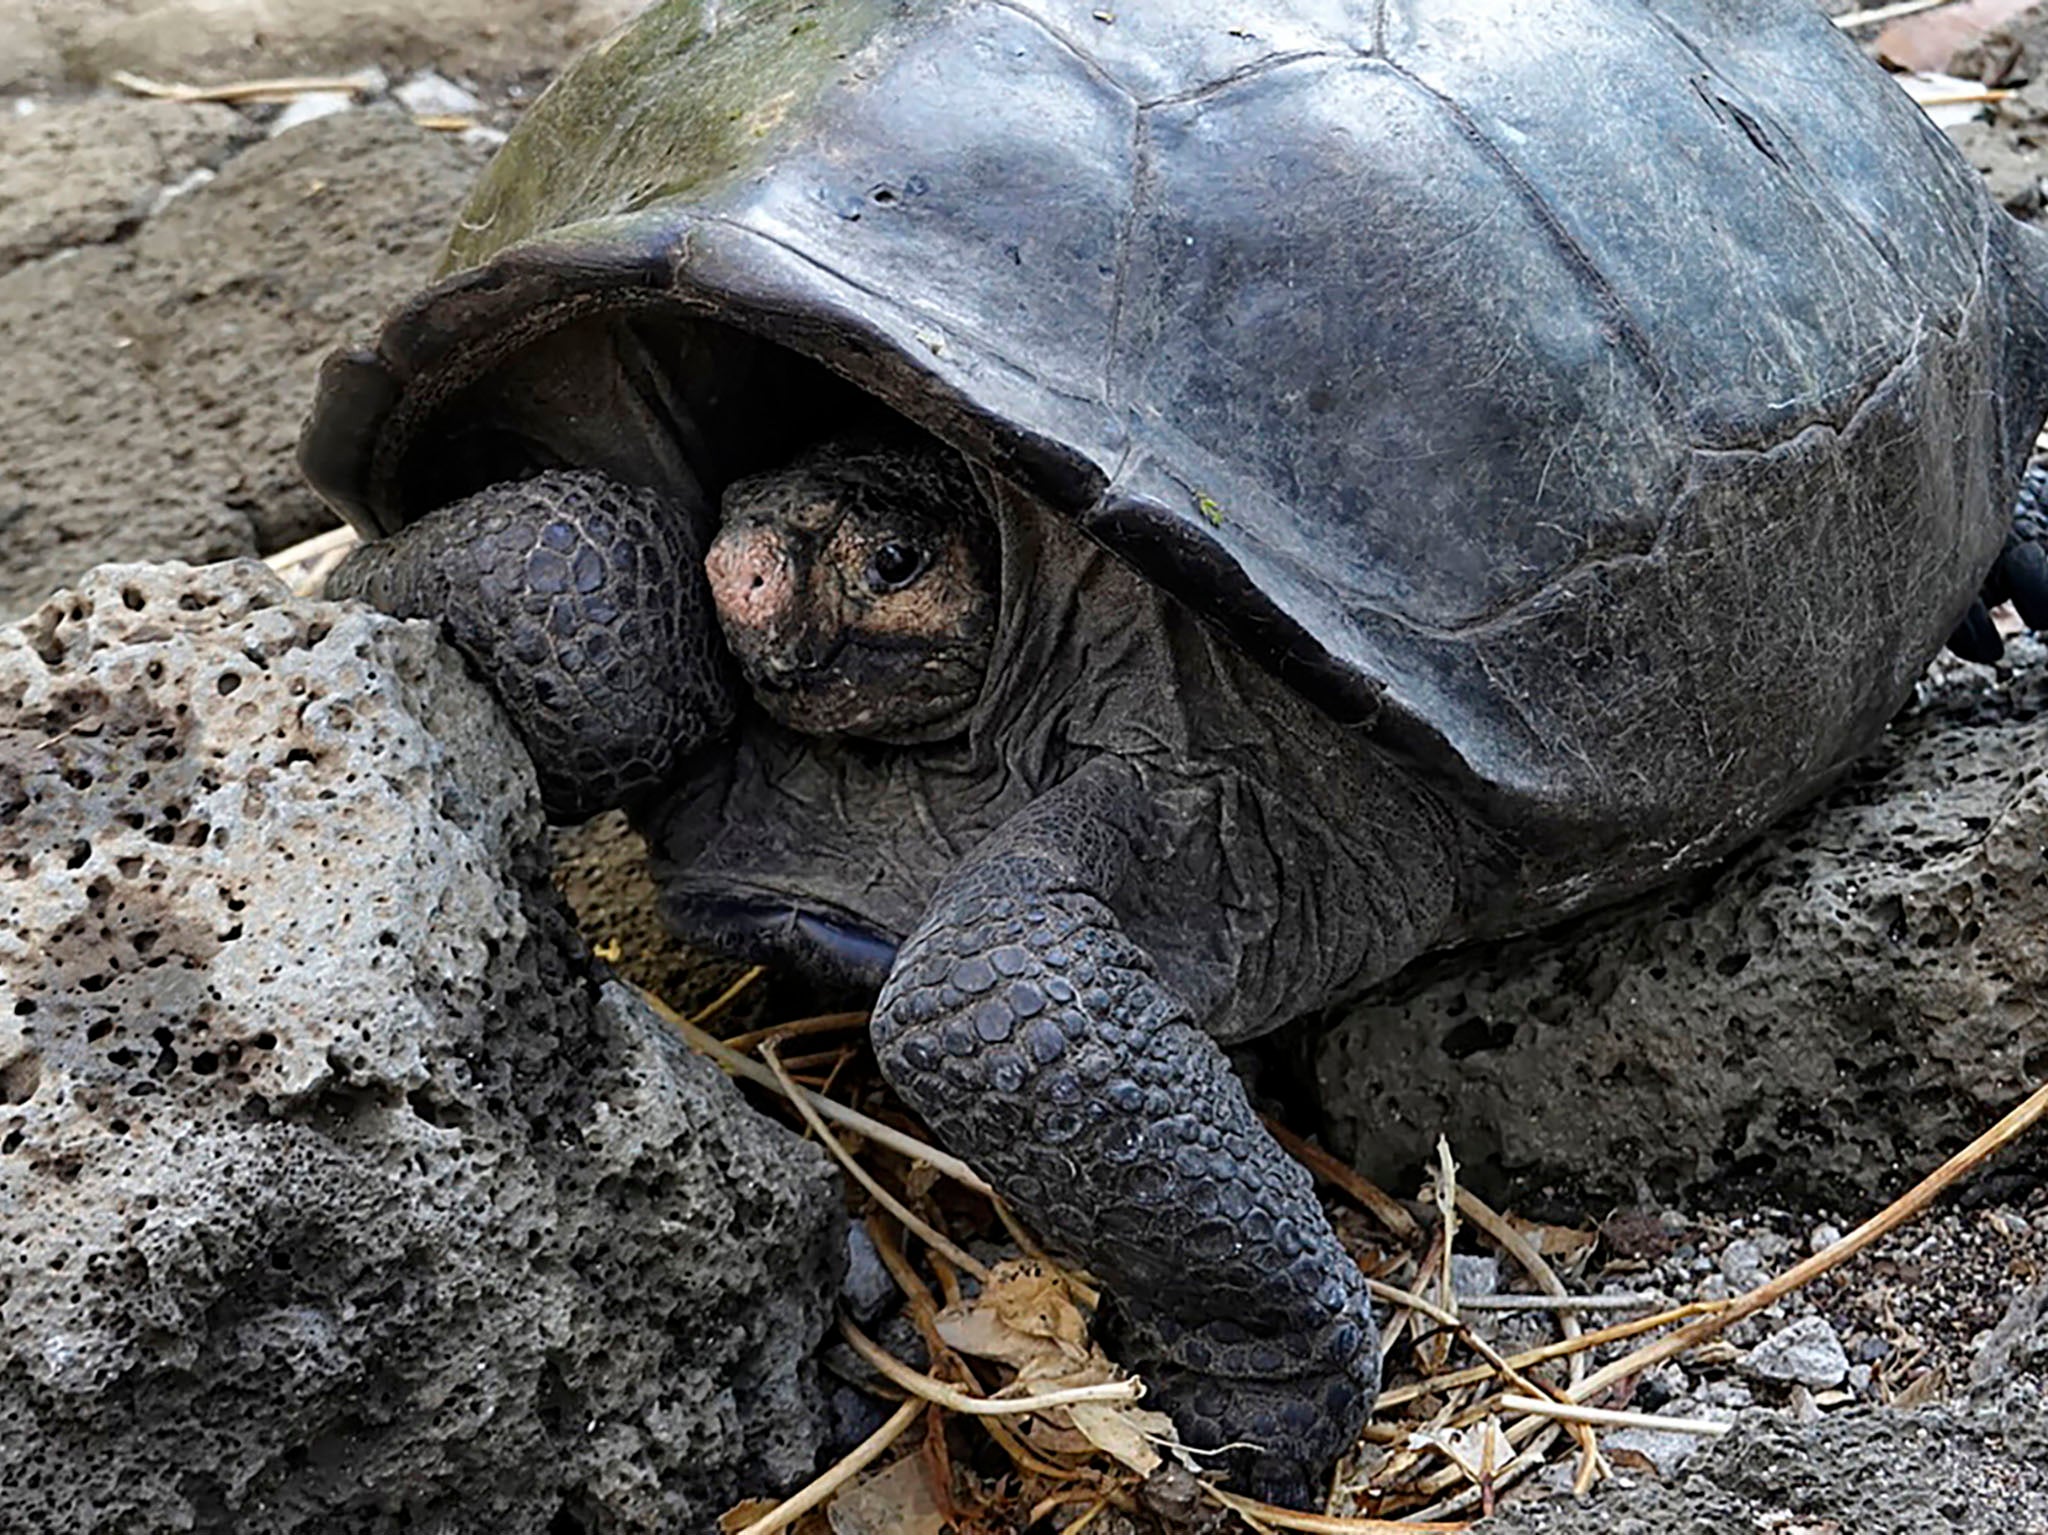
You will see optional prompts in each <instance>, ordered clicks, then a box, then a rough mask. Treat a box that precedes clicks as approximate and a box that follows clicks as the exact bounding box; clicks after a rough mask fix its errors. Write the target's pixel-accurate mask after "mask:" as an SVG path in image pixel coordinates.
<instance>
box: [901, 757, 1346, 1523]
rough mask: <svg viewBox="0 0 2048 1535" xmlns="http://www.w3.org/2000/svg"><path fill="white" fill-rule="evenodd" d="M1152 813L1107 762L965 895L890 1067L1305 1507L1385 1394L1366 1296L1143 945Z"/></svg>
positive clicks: (1189, 1431)
mask: <svg viewBox="0 0 2048 1535" xmlns="http://www.w3.org/2000/svg"><path fill="white" fill-rule="evenodd" d="M1141 811H1142V801H1141V791H1140V789H1139V785H1138V781H1137V775H1136V774H1135V773H1134V772H1133V771H1132V770H1131V769H1130V768H1129V766H1128V765H1126V764H1123V763H1120V762H1116V761H1114V760H1110V759H1098V760H1097V761H1096V762H1093V763H1091V764H1090V765H1089V766H1088V767H1086V768H1084V769H1083V770H1082V771H1081V772H1080V773H1078V774H1077V775H1075V776H1074V777H1073V778H1071V779H1069V780H1068V781H1067V782H1066V783H1064V784H1062V785H1061V786H1060V787H1059V788H1058V789H1055V790H1054V791H1052V792H1051V793H1049V794H1047V795H1045V796H1044V797H1043V798H1041V799H1039V800H1038V801H1036V802H1035V803H1034V804H1032V805H1031V806H1029V807H1027V808H1026V809H1025V810H1024V811H1022V812H1020V813H1019V814H1018V815H1017V816H1016V817H1014V818H1013V819H1012V820H1010V821H1009V822H1008V823H1006V824H1005V825H1004V826H1003V827H1002V828H1001V829H1000V830H999V831H998V832H996V833H995V834H994V835H993V836H991V837H990V838H989V839H988V841H987V842H985V843H984V844H983V845H982V846H981V847H980V848H978V849H977V850H976V851H975V852H974V853H973V854H972V855H970V856H969V857H968V858H967V859H966V860H965V861H963V862H962V863H961V864H960V866H959V867H958V868H957V869H956V870H955V871H954V872H953V873H952V874H951V875H950V876H949V877H948V878H947V879H946V881H945V883H944V884H943V885H942V886H941V887H940V889H939V892H938V894H937V895H936V897H935V898H934V899H933V901H932V904H931V906H930V908H929V910H928V911H927V913H926V915H925V917H924V919H923V921H922V922H921V923H920V925H919V926H918V928H917V931H916V932H915V933H914V934H913V935H912V936H911V938H910V941H909V942H908V943H907V944H905V945H904V947H903V950H902V952H901V954H900V955H899V957H898V959H897V963H896V968H895V970H894V971H893V973H892V974H891V975H890V978H889V982H888V984H887V986H886V987H884V989H883V992H882V996H881V1000H880V1002H879V1003H878V1005H877V1007H876V1011H875V1022H874V1033H875V1044H876V1049H877V1052H878V1054H879V1056H880V1059H881V1063H882V1068H883V1070H884V1072H885V1073H886V1074H887V1075H888V1077H889V1079H890V1081H891V1082H892V1083H893V1084H894V1085H895V1087H896V1089H897V1090H898V1091H899V1092H900V1093H902V1095H903V1097H904V1098H905V1099H906V1100H907V1101H908V1102H909V1103H910V1104H911V1106H912V1107H914V1108H915V1109H916V1110H917V1111H918V1112H919V1113H920V1114H922V1115H923V1116H924V1117H925V1119H926V1120H927V1121H929V1122H930V1124H931V1125H932V1127H933V1128H934V1129H935V1130H936V1131H937V1132H938V1134H939V1136H940V1138H941V1139H942V1140H943V1141H944V1142H945V1143H946V1144H947V1145H948V1146H949V1147H951V1148H952V1149H953V1150H954V1151H956V1152H958V1153H959V1154H960V1155H962V1156H964V1157H965V1158H966V1159H967V1160H968V1161H969V1162H970V1163H972V1164H973V1165H974V1166H976V1167H977V1168H978V1169H979V1170H980V1171H981V1173H982V1174H983V1175H984V1176H985V1177H987V1178H988V1179H989V1181H990V1182H991V1183H992V1184H994V1185H995V1187H996V1188H997V1189H999V1190H1000V1191H1001V1192H1002V1193H1003V1195H1004V1196H1005V1197H1006V1198H1008V1199H1010V1200H1011V1201H1012V1202H1013V1203H1014V1204H1015V1205H1016V1206H1017V1208H1018V1209H1019V1210H1021V1211H1022V1212H1023V1213H1024V1215H1025V1216H1026V1218H1027V1219H1028V1220H1030V1221H1031V1222H1032V1223H1033V1224H1034V1225H1035V1226H1036V1227H1037V1229H1038V1230H1039V1231H1040V1232H1041V1233H1042V1234H1043V1235H1044V1236H1045V1237H1046V1238H1047V1239H1048V1240H1050V1241H1051V1242H1053V1243H1055V1244H1057V1245H1059V1246H1062V1247H1064V1248H1066V1249H1068V1250H1069V1251H1071V1252H1072V1253H1073V1254H1074V1255H1075V1256H1076V1257H1078V1258H1079V1259H1080V1260H1081V1261H1082V1262H1083V1263H1084V1264H1086V1265H1087V1266H1088V1267H1089V1268H1090V1269H1092V1270H1094V1271H1095V1272H1096V1273H1097V1274H1099V1275H1100V1276H1101V1277H1102V1278H1103V1279H1104V1280H1105V1281H1106V1282H1107V1284H1108V1286H1109V1288H1110V1290H1111V1292H1112V1294H1113V1297H1114V1299H1115V1301H1116V1303H1117V1306H1118V1308H1119V1312H1120V1319H1121V1322H1122V1326H1121V1328H1120V1329H1119V1334H1120V1336H1119V1338H1118V1340H1117V1342H1118V1345H1119V1349H1120V1352H1122V1353H1123V1355H1124V1356H1125V1358H1126V1361H1127V1362H1128V1363H1130V1364H1131V1365H1133V1366H1134V1367H1135V1368H1137V1369H1138V1370H1139V1371H1140V1372H1141V1373H1142V1374H1143V1375H1144V1376H1145V1377H1146V1378H1147V1380H1148V1381H1149V1382H1150V1383H1151V1385H1152V1386H1153V1387H1154V1388H1155V1390H1156V1391H1157V1392H1158V1393H1159V1394H1160V1395H1161V1396H1163V1397H1164V1399H1165V1404H1166V1407H1167V1410H1168V1411H1169V1412H1170V1413H1171V1414H1172V1416H1173V1418H1174V1420H1175V1422H1176V1423H1177V1424H1178V1426H1179V1428H1180V1430H1181V1433H1182V1434H1183V1436H1184V1437H1185V1438H1186V1439H1187V1440H1188V1442H1189V1443H1191V1444H1195V1445H1200V1446H1204V1447H1213V1446H1218V1445H1223V1444H1238V1443H1245V1442H1249V1443H1251V1444H1254V1445H1256V1446H1258V1449H1257V1451H1256V1452H1255V1453H1252V1454H1250V1455H1248V1456H1240V1457H1239V1468H1240V1469H1243V1470H1247V1471H1248V1472H1249V1474H1250V1485H1251V1488H1252V1490H1253V1491H1254V1492H1256V1493H1258V1494H1260V1495H1262V1496H1265V1497H1268V1498H1271V1499H1273V1500H1275V1501H1280V1502H1286V1503H1290V1504H1294V1505H1296V1506H1302V1505H1305V1504H1306V1503H1308V1502H1309V1501H1310V1500H1311V1499H1312V1498H1313V1497H1314V1496H1315V1487H1316V1483H1317V1480H1318V1479H1319V1478H1321V1477H1322V1476H1324V1475H1326V1474H1327V1472H1328V1470H1329V1467H1330V1465H1331V1463H1332V1461H1333V1460H1334V1459H1335V1458H1336V1456H1337V1455H1338V1454H1340V1453H1341V1452H1342V1451H1343V1450H1344V1449H1345V1448H1347V1447H1348V1446H1349V1444H1350V1443H1351V1441H1352V1439H1353V1438H1354V1437H1355V1436H1356V1434H1357V1432H1358V1429H1359V1427H1360V1425H1361V1424H1362V1423H1363V1422H1364V1419H1365V1417H1366V1414H1367V1413H1368V1411H1369V1410H1370V1408H1371V1405H1372V1401H1373V1397H1374V1395H1375V1393H1376V1391H1377V1388H1378V1383H1379V1350H1378V1340H1377V1332H1376V1329H1375V1327H1374V1324H1373V1319H1372V1314H1371V1311H1370V1309H1369V1307H1368V1304H1367V1298H1366V1289H1365V1281H1364V1278H1363V1276H1362V1275H1360V1273H1359V1272H1358V1269H1357V1267H1356V1266H1355V1265H1354V1264H1353V1263H1352V1261H1351V1259H1350V1258H1349V1257H1348V1256H1347V1255H1346V1254H1345V1253H1344V1251H1343V1249H1342V1248H1341V1247H1339V1245H1338V1243H1337V1238H1336V1234H1335V1232H1333V1231H1332V1230H1331V1228H1330V1224H1329V1222H1328V1220H1327V1219H1326V1218H1325V1217H1324V1215H1323V1211H1322V1208H1321V1206H1320V1205H1318V1204H1317V1203H1316V1200H1315V1197H1314V1193H1313V1190H1312V1188H1311V1186H1310V1181H1309V1177H1308V1174H1307V1173H1306V1172H1305V1171H1304V1170H1303V1169H1302V1168H1301V1167H1300V1166H1299V1165H1298V1164H1297V1163H1295V1162H1294V1161H1293V1160H1292V1159H1290V1158H1289V1157H1288V1156H1287V1155H1286V1154H1285V1153H1284V1152H1282V1151H1281V1150H1280V1148H1279V1146H1278V1145H1276V1144H1275V1143H1274V1141H1273V1139H1272V1138H1271V1137H1270V1136H1269V1135H1268V1134H1267V1133H1266V1131H1265V1129H1264V1127H1263V1126H1261V1125H1260V1123H1259V1121H1258V1118H1257V1116H1256V1115H1255V1114H1254V1113H1253V1112H1252V1108H1251V1105H1250V1103H1249V1102H1248V1101H1247V1100H1246V1098H1245V1095H1244V1089H1243V1087H1242V1085H1241V1084H1240V1083H1239V1081H1238V1079H1237V1077H1236V1075H1235V1074H1234V1073H1233V1072H1232V1071H1231V1069H1230V1065H1229V1063H1228V1061H1227V1060H1226V1059H1225V1058H1224V1055H1223V1052H1222V1051H1221V1050H1219V1049H1218V1048H1217V1046H1216V1044H1215V1043H1214V1041H1212V1040H1210V1039H1209V1038H1208V1037H1207V1036H1206V1035H1204V1034H1202V1033H1200V1032H1199V1031H1198V1030H1197V1029H1195V1028H1194V1027H1193V1025H1192V1024H1191V1022H1190V1021H1189V1017H1188V1014H1187V1011H1186V1009H1185V1008H1184V1007H1183V1006H1182V1004H1181V1003H1180V1002H1179V1001H1178V1000H1177V999H1176V998H1175V997H1174V996H1173V995H1172V994H1171V992H1169V991H1168V990H1167V988H1166V987H1165V986H1163V985H1162V984H1161V983H1160V982H1159V980H1158V979H1157V978H1156V977H1155V976H1154V975H1153V973H1152V965H1151V962H1150V960H1149V958H1148V957H1147V956H1146V954H1145V953H1144V951H1143V950H1141V949H1140V948H1139V947H1138V945H1137V944H1135V943H1134V942H1132V941H1131V940H1130V939H1129V938H1128V937H1126V936H1125V934H1124V933H1123V931H1122V930H1121V928H1120V926H1119V924H1118V921H1117V916H1116V913H1115V910H1114V908H1113V900H1114V897H1115V894H1116V891H1117V887H1118V885H1119V884H1121V882H1122V880H1123V878H1124V877H1125V875H1126V873H1127V872H1129V870H1130V866H1131V862H1132V842H1133V833H1134V831H1135V828H1136V825H1137V822H1138V818H1139V815H1140V813H1141Z"/></svg>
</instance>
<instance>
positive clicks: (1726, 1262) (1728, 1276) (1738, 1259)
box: [1721, 1237, 1768, 1290]
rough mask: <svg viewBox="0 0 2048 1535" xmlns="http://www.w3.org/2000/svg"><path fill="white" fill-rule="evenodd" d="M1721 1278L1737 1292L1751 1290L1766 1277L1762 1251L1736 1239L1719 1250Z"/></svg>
mask: <svg viewBox="0 0 2048 1535" xmlns="http://www.w3.org/2000/svg"><path fill="white" fill-rule="evenodd" d="M1721 1277H1722V1278H1723V1279H1725V1280H1727V1281H1728V1283H1729V1284H1731V1285H1733V1286H1734V1287H1735V1288H1736V1289H1738V1290H1753V1289H1755V1288H1756V1287H1757V1286H1758V1285H1760V1284H1762V1283H1763V1282H1764V1280H1765V1279H1766V1278H1767V1277H1768V1275H1767V1274H1766V1273H1765V1270H1764V1255H1763V1249H1762V1248H1760V1247H1758V1246H1757V1244H1756V1243H1754V1242H1752V1241H1750V1240H1749V1239H1748V1238H1747V1237H1738V1238H1736V1239H1735V1240H1734V1241H1733V1242H1730V1243H1729V1244H1728V1245H1727V1246H1726V1247H1724V1248H1722V1249H1721Z"/></svg>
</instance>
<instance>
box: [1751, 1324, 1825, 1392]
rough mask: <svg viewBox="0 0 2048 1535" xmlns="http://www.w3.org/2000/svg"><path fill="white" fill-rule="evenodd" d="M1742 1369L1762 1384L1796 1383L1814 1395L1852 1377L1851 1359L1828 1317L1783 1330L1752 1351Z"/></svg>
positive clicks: (1783, 1328) (1780, 1329) (1782, 1328)
mask: <svg viewBox="0 0 2048 1535" xmlns="http://www.w3.org/2000/svg"><path fill="white" fill-rule="evenodd" d="M1742 1368H1743V1369H1744V1370H1746V1371H1748V1372H1749V1373H1750V1374H1751V1375H1754V1376H1756V1377H1757V1378H1758V1379H1760V1380H1774V1381H1779V1382H1792V1383H1794V1384H1797V1385H1801V1386H1805V1387H1806V1388H1807V1389H1808V1390H1810V1391H1826V1390H1828V1389H1830V1388H1831V1387H1835V1386H1839V1385H1841V1383H1842V1382H1843V1380H1844V1379H1846V1378H1847V1377H1848V1374H1849V1356H1848V1355H1847V1354H1846V1353H1844V1352H1843V1351H1842V1340H1841V1339H1840V1338H1838V1337H1836V1336H1835V1329H1834V1327H1833V1325H1832V1324H1831V1323H1830V1322H1829V1321H1828V1319H1827V1318H1826V1317H1824V1316H1805V1317H1801V1318H1800V1319H1799V1320H1798V1321H1796V1322H1793V1323H1792V1324H1790V1325H1789V1326H1786V1327H1781V1328H1779V1329H1778V1330H1777V1331H1776V1332H1774V1333H1772V1334H1771V1335H1770V1336H1769V1337H1768V1338H1766V1339H1764V1341H1763V1342H1761V1343H1759V1344H1758V1345H1757V1346H1756V1347H1755V1348H1753V1349H1751V1350H1750V1351H1749V1353H1748V1354H1747V1355H1745V1356H1744V1358H1743V1361H1742Z"/></svg>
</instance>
